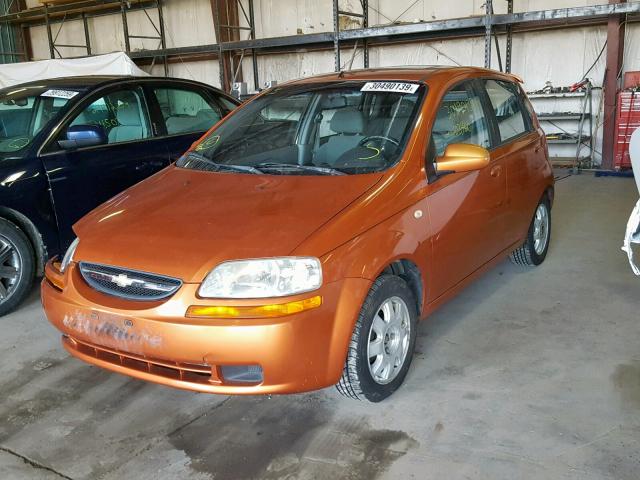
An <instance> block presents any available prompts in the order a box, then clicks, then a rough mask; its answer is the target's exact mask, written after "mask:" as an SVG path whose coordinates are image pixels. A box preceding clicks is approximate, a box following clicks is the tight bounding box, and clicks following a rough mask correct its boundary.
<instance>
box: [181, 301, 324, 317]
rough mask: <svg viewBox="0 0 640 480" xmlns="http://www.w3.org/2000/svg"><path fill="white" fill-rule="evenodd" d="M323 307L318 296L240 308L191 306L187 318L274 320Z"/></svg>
mask: <svg viewBox="0 0 640 480" xmlns="http://www.w3.org/2000/svg"><path fill="white" fill-rule="evenodd" d="M320 305H322V297H321V296H320V295H317V296H315V297H311V298H305V299H304V300H297V301H295V302H287V303H276V304H271V305H256V306H239V307H231V306H226V305H191V306H190V307H189V308H188V309H187V313H186V316H187V317H191V318H194V317H195V318H273V317H284V316H286V315H292V314H294V313H300V312H304V311H305V310H311V309H312V308H318V307H319V306H320Z"/></svg>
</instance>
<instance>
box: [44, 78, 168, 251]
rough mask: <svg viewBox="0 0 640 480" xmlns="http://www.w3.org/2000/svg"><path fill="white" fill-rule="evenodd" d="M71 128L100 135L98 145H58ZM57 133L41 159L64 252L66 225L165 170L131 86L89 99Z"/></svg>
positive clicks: (164, 154)
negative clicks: (85, 129)
mask: <svg viewBox="0 0 640 480" xmlns="http://www.w3.org/2000/svg"><path fill="white" fill-rule="evenodd" d="M71 127H73V128H71ZM74 128H80V129H82V128H91V129H93V130H94V131H97V132H99V133H100V134H101V136H102V137H103V140H102V143H101V144H99V145H93V146H84V147H83V146H80V147H77V148H67V149H65V148H63V147H61V146H60V145H61V143H63V144H64V143H65V142H64V140H66V139H67V135H68V134H69V132H70V131H72V130H73V129H74ZM59 132H60V133H59V134H58V136H57V137H55V138H54V139H52V141H50V142H49V144H48V145H46V146H45V148H44V150H43V153H41V160H42V163H43V165H44V168H45V171H46V173H47V176H48V179H49V183H50V189H51V195H52V199H53V203H54V208H55V212H56V216H57V221H58V228H59V230H60V237H61V242H60V243H61V245H62V246H63V248H64V245H67V244H68V243H69V242H70V241H71V239H72V238H73V232H72V231H71V226H72V225H73V224H74V223H75V222H76V221H77V220H78V219H79V218H80V217H82V216H83V215H84V214H86V213H88V212H89V211H90V210H92V209H94V208H95V207H97V206H98V205H100V204H101V203H103V202H105V201H106V200H108V199H109V198H111V197H113V196H114V195H116V194H118V193H120V192H121V191H123V190H124V189H126V188H128V187H130V186H132V185H134V184H135V183H138V182H139V181H141V180H143V179H144V178H146V177H148V176H150V175H152V174H153V173H155V172H157V171H159V170H160V169H162V168H164V167H165V166H167V165H168V164H169V155H168V151H167V149H166V147H165V145H164V143H163V142H162V141H161V139H159V138H157V137H156V136H155V135H154V132H153V129H152V125H151V122H150V119H149V111H148V107H147V101H146V99H145V95H144V92H143V90H142V88H141V87H139V86H138V85H136V84H127V85H125V86H118V87H113V88H109V89H107V90H101V91H100V93H95V94H93V95H91V96H90V97H88V98H87V99H86V100H85V101H84V102H82V103H81V104H80V105H79V106H78V107H77V108H76V109H74V111H73V113H71V114H70V115H68V116H67V117H66V118H65V120H64V121H63V124H62V125H61V128H60V129H59ZM67 143H68V142H67Z"/></svg>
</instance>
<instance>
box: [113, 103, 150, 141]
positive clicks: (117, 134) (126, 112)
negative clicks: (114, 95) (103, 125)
mask: <svg viewBox="0 0 640 480" xmlns="http://www.w3.org/2000/svg"><path fill="white" fill-rule="evenodd" d="M113 103H114V105H117V106H118V108H117V110H116V119H117V120H118V124H119V125H118V126H117V127H113V128H112V129H111V130H110V131H109V143H117V142H126V141H129V140H140V139H143V138H146V137H147V128H146V126H145V125H144V121H143V115H142V108H141V106H140V102H139V100H138V97H137V96H136V95H135V94H134V93H129V94H127V95H125V96H122V97H120V98H119V99H117V100H115V101H114V102H113Z"/></svg>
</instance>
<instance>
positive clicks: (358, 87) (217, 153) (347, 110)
mask: <svg viewBox="0 0 640 480" xmlns="http://www.w3.org/2000/svg"><path fill="white" fill-rule="evenodd" d="M425 90H426V87H425V86H423V85H420V84H418V83H407V82H353V81H345V82H337V83H336V82H333V83H322V84H317V83H314V84H304V85H295V86H290V87H279V88H278V87H277V88H275V89H274V90H272V91H271V92H269V93H266V94H265V95H262V96H261V97H258V98H256V99H255V100H253V101H251V102H250V103H249V104H247V105H246V106H244V107H243V108H241V109H240V110H239V111H238V112H236V113H234V114H232V115H231V116H230V117H229V118H228V119H227V120H226V121H224V122H222V124H221V125H220V126H219V127H218V128H216V129H215V130H214V131H212V132H210V133H209V134H208V135H207V136H206V137H205V138H203V139H202V140H201V142H200V143H199V144H198V145H196V147H195V148H194V149H193V150H191V151H190V152H189V153H188V154H187V155H185V156H183V157H182V158H181V159H180V160H179V161H178V163H177V165H178V166H179V167H183V168H190V169H199V170H210V171H221V172H241V173H252V174H273V175H345V174H359V173H371V172H378V171H382V170H385V169H387V168H389V167H390V166H392V165H394V164H395V163H396V162H397V161H398V160H399V159H400V156H401V155H402V152H403V150H404V147H405V145H406V143H407V140H408V138H409V136H410V134H411V130H412V128H413V125H414V120H415V118H416V115H417V112H418V110H419V108H420V104H421V101H422V97H423V96H424V91H425Z"/></svg>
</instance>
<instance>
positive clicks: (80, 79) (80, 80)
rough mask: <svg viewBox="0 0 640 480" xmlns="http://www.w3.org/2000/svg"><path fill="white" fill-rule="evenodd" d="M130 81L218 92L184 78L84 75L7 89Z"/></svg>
mask: <svg viewBox="0 0 640 480" xmlns="http://www.w3.org/2000/svg"><path fill="white" fill-rule="evenodd" d="M130 80H138V81H143V82H146V81H149V80H159V81H170V82H185V83H191V84H198V85H201V86H203V87H207V88H212V89H216V90H218V89H217V88H216V87H213V86H211V85H206V84H204V83H201V82H196V81H193V80H188V79H184V78H172V77H151V76H144V77H142V76H139V77H137V76H132V75H84V76H76V77H63V78H51V79H47V80H36V81H33V82H28V83H22V84H20V85H15V86H11V87H6V89H7V90H9V89H12V90H15V88H16V87H19V88H29V87H44V88H71V89H74V90H92V89H94V88H97V87H101V86H104V85H108V84H111V83H118V82H126V81H130Z"/></svg>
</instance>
